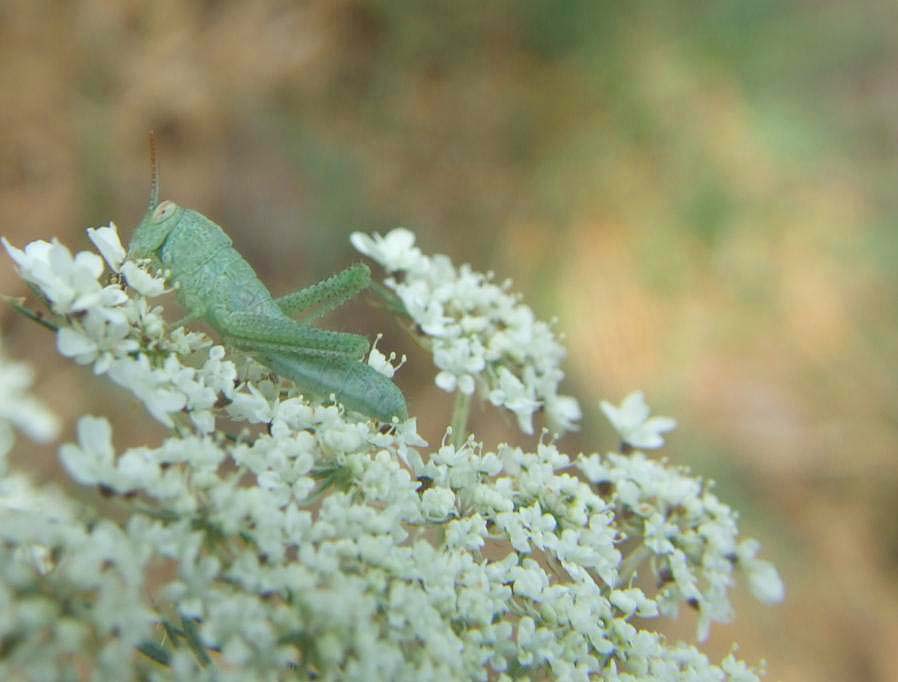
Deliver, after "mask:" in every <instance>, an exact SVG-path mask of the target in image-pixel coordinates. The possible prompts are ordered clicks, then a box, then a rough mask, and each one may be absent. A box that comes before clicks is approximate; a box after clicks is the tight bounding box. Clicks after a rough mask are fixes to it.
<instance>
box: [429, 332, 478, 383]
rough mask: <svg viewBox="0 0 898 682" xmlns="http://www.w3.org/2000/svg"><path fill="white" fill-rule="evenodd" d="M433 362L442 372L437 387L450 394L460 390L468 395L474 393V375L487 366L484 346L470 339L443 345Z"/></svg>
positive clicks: (455, 340) (457, 340)
mask: <svg viewBox="0 0 898 682" xmlns="http://www.w3.org/2000/svg"><path fill="white" fill-rule="evenodd" d="M433 361H434V364H436V366H437V367H439V368H440V369H441V370H442V371H441V372H440V373H439V374H437V378H436V384H437V386H439V387H440V388H442V389H443V390H444V391H450V392H451V391H454V390H455V389H456V388H458V390H460V391H461V392H462V393H464V394H466V395H471V394H472V393H473V392H474V375H476V374H479V373H480V372H481V371H482V370H483V368H484V367H485V366H486V360H484V357H483V346H481V345H480V342H479V341H478V340H477V339H473V340H472V339H468V338H461V339H454V340H453V341H452V342H451V343H448V344H445V345H442V344H441V345H440V346H439V347H438V348H436V349H435V351H434V356H433Z"/></svg>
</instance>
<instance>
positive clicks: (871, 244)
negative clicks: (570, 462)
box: [0, 0, 898, 682]
mask: <svg viewBox="0 0 898 682" xmlns="http://www.w3.org/2000/svg"><path fill="white" fill-rule="evenodd" d="M0 93H2V94H0V225H2V229H0V232H2V233H3V234H4V235H6V236H7V238H9V239H10V241H12V242H13V243H14V244H18V245H21V244H23V243H25V242H27V241H30V240H32V239H37V238H49V237H51V236H58V237H59V238H61V239H62V240H63V241H65V242H66V243H67V244H69V245H70V246H73V247H74V248H86V247H87V245H88V242H87V239H86V237H85V236H84V232H83V230H84V228H85V227H87V226H96V225H100V224H105V223H107V222H108V221H109V220H110V219H111V220H114V221H116V222H117V223H118V224H119V226H120V228H121V230H122V232H123V233H124V234H125V235H127V234H129V232H130V230H131V229H132V227H133V225H134V224H136V222H137V220H138V219H139V217H140V215H141V213H142V210H143V207H144V204H145V202H146V198H147V193H148V185H149V169H148V163H149V162H148V158H147V151H146V148H147V145H146V135H147V131H148V130H150V129H154V130H155V131H156V134H157V136H158V139H159V154H160V158H161V163H162V178H163V185H162V186H163V196H164V197H169V198H172V199H175V200H177V201H179V202H180V203H182V204H184V205H187V206H190V207H192V208H195V209H197V210H200V211H202V212H203V213H205V214H206V215H208V216H210V217H212V218H214V219H215V220H216V221H217V222H219V223H220V224H222V225H223V226H225V227H226V228H227V229H228V230H229V232H230V233H231V234H232V236H233V237H234V239H235V242H236V246H237V247H238V248H239V249H240V250H241V251H242V252H243V253H244V254H245V255H246V256H247V258H248V259H249V260H250V261H251V262H252V263H253V264H254V265H255V266H256V268H257V269H258V271H259V272H260V274H261V276H262V277H263V278H264V279H265V280H266V281H267V282H269V283H270V284H271V287H272V289H273V290H274V291H276V292H282V291H287V290H289V289H291V288H295V287H297V286H300V285H304V284H308V283H310V282H312V281H313V280H315V279H317V278H320V277H322V276H324V275H326V274H328V273H330V272H332V271H334V270H336V269H337V268H339V267H343V266H345V265H347V264H348V263H349V262H351V261H352V260H353V259H354V258H355V257H354V256H353V254H352V252H351V249H350V247H349V244H348V240H347V236H348V234H349V232H350V231H352V230H354V229H372V230H373V229H376V230H380V231H381V232H383V231H385V230H387V229H389V228H390V227H393V226H395V225H404V226H408V227H411V228H413V229H415V230H416V232H417V234H418V238H419V243H420V245H421V247H422V248H423V249H424V250H425V251H429V252H441V253H447V254H449V255H450V256H452V257H453V258H455V259H457V260H458V261H468V262H470V263H472V265H473V266H474V267H475V268H476V269H479V270H495V271H496V272H497V273H498V275H499V276H500V277H505V276H508V277H512V278H513V279H514V280H515V282H516V288H517V289H519V290H520V291H522V292H524V293H525V295H526V297H527V299H528V300H529V302H530V303H531V304H532V305H533V306H534V307H535V308H536V310H537V311H538V313H539V314H540V315H542V316H544V317H546V318H549V317H552V316H554V315H557V316H558V317H559V318H560V322H559V326H560V328H561V329H562V330H564V331H565V332H566V334H567V342H568V344H569V348H570V358H569V363H568V377H569V378H568V382H567V386H566V389H567V392H573V393H575V394H577V395H578V397H580V398H581V399H582V400H583V403H584V406H585V408H586V411H587V416H586V419H585V423H584V428H583V429H582V431H581V432H580V433H579V434H576V435H575V436H572V437H568V438H567V439H566V441H565V442H564V443H563V445H564V446H565V447H566V448H567V449H568V450H570V451H573V452H577V451H579V450H597V449H598V450H601V449H605V448H608V447H610V446H611V445H612V444H613V439H612V437H611V432H610V429H609V428H608V427H606V426H605V425H604V424H603V423H602V420H601V418H600V414H599V412H598V410H597V409H596V408H595V406H596V403H597V401H598V400H599V399H600V398H608V399H611V400H614V401H617V400H619V399H620V398H622V397H623V395H625V394H626V393H627V392H629V391H630V390H632V389H634V388H643V389H645V390H646V392H647V395H648V396H649V400H650V402H651V403H652V404H653V405H654V406H655V407H656V408H657V409H658V411H659V412H661V413H664V414H669V415H672V416H676V417H677V418H678V419H679V421H680V423H681V428H680V430H679V431H678V432H677V434H676V435H675V436H674V437H673V438H672V439H671V447H670V448H669V450H668V453H667V454H668V456H669V457H670V458H672V459H674V460H675V461H678V462H682V463H686V464H689V465H690V466H691V467H693V469H695V470H696V471H698V472H700V473H702V474H703V475H706V476H708V477H711V478H714V479H716V480H717V481H718V492H719V494H720V495H721V496H722V497H723V498H724V499H725V500H726V501H728V502H730V503H732V504H733V505H735V506H737V507H738V508H739V509H740V510H741V511H742V515H743V527H744V529H745V530H746V532H748V533H750V534H752V535H754V536H756V537H758V538H759V539H760V540H761V541H762V543H763V545H764V548H765V555H766V556H767V557H768V558H770V559H772V560H774V561H775V562H776V563H777V565H778V566H779V567H780V569H781V571H782V573H783V576H784V578H785V581H786V585H787V601H786V603H785V604H783V605H782V606H780V607H776V608H765V607H761V606H759V605H757V604H755V603H754V602H753V601H752V600H751V599H750V598H749V597H748V596H747V591H746V590H744V589H740V591H739V592H738V596H737V620H736V622H735V623H733V624H731V625H728V626H723V627H720V626H718V627H717V628H715V629H713V630H712V639H711V641H710V643H709V645H708V647H707V648H708V651H709V653H710V654H711V655H712V656H713V657H717V658H719V657H720V656H721V655H723V654H725V653H726V652H727V651H728V650H729V648H730V646H731V643H732V642H734V641H738V642H740V643H741V649H740V656H741V657H743V658H745V659H747V660H749V661H756V660H758V659H760V658H766V659H767V660H768V669H769V678H768V679H771V680H783V681H784V682H798V681H805V680H806V681H808V682H811V681H814V682H824V681H829V680H831V681H837V680H870V681H882V682H888V681H891V680H896V679H898V663H896V659H895V656H894V645H895V644H898V586H896V584H898V495H896V490H898V407H896V404H898V326H896V325H898V305H896V301H898V274H896V273H898V163H896V152H898V115H896V114H898V6H896V5H894V3H888V2H876V1H875V0H862V1H861V2H857V3H839V2H832V1H815V2H812V1H810V0H807V1H798V0H791V1H787V2H772V0H759V1H758V2H744V1H740V0H727V1H723V2H711V3H703V2H697V1H685V2H680V3H668V4H664V3H653V2H648V1H636V2H632V3H617V4H611V3H608V4H607V7H606V6H605V5H604V4H600V3H596V2H591V1H590V0H570V1H569V2H565V3H554V2H550V1H549V0H533V1H528V2H525V3H519V2H514V1H513V0H497V1H496V2H493V3H482V2H469V1H467V0H461V1H459V2H435V3H412V2H398V1H390V0H372V1H364V0H355V1H351V0H331V1H323V0H322V1H320V2H308V3H301V2H275V1H267V0H250V1H246V2H238V1H236V0H235V1H227V0H218V1H215V0H205V1H204V2H177V1H174V0H157V1H156V2H153V3H143V2H137V1H122V2H104V1H101V0H84V1H82V2H59V1H53V0H0ZM0 291H3V292H6V293H17V294H19V293H20V294H24V293H25V290H24V287H23V285H22V283H21V282H20V281H19V280H18V279H17V278H16V277H15V275H14V273H13V269H12V267H11V264H10V263H9V262H7V264H6V266H4V267H2V268H0ZM360 319H361V322H360ZM331 324H332V325H333V326H334V327H335V328H342V329H348V328H350V327H353V328H358V330H359V331H364V332H366V333H368V334H370V335H373V333H374V332H376V331H378V330H383V331H385V332H386V334H387V336H386V339H385V342H384V346H385V347H387V348H397V349H400V350H403V351H405V352H407V353H409V355H410V357H411V360H410V362H409V364H408V366H407V367H406V368H405V369H404V370H403V371H402V373H401V375H400V376H401V378H400V384H401V385H402V386H403V388H404V389H405V390H406V391H407V393H408V396H409V398H410V404H411V407H412V411H413V412H415V413H417V414H418V415H419V416H420V417H421V419H420V421H422V422H425V423H426V424H427V426H425V427H424V428H423V432H424V434H425V436H426V437H427V438H428V439H429V440H430V441H431V442H436V441H438V439H439V437H440V435H441V433H442V427H443V426H444V425H445V423H446V420H447V419H448V414H449V411H450V403H451V400H450V397H448V396H447V395H445V394H443V393H441V392H440V391H439V390H438V389H436V388H435V387H434V386H432V373H431V366H430V362H429V360H428V359H427V358H426V357H425V356H423V355H422V354H421V353H420V352H417V351H416V350H415V349H414V348H413V346H412V344H411V343H410V342H409V341H408V340H407V339H405V338H403V336H402V334H401V333H400V330H398V329H397V328H395V327H392V326H390V325H389V323H388V321H387V319H386V317H384V316H382V315H380V314H379V313H378V312H377V311H372V310H371V309H370V308H367V307H365V306H363V305H361V304H353V306H352V307H351V308H350V309H349V311H348V313H344V314H342V315H335V316H334V318H333V320H332V321H331ZM3 329H4V333H5V339H6V346H7V352H8V353H9V354H11V355H14V356H16V357H20V358H26V359H29V360H30V361H31V362H33V363H34V364H35V366H36V367H37V372H38V386H37V391H36V392H37V393H38V394H39V395H40V396H42V397H43V398H45V399H46V400H47V401H48V402H50V403H51V404H52V405H53V406H54V408H55V409H56V410H57V411H58V412H59V413H60V414H62V415H65V417H66V420H67V421H66V423H67V431H66V434H65V438H69V437H71V433H72V425H73V421H74V419H75V418H76V417H77V415H78V414H81V413H85V412H93V413H105V414H109V415H111V416H112V417H113V418H114V419H115V421H116V423H117V424H118V426H117V429H118V430H117V434H120V435H117V445H119V446H124V445H127V444H128V443H126V442H122V441H123V440H124V439H126V438H127V439H133V441H134V442H137V441H138V440H139V439H141V438H145V437H147V436H148V434H145V433H139V432H138V431H137V428H138V427H134V429H132V430H131V431H130V432H129V430H128V424H129V423H131V422H132V421H133V422H138V421H140V418H139V411H138V408H137V406H136V404H132V403H131V402H129V401H128V400H127V399H123V394H122V393H121V392H120V391H118V390H117V389H115V388H114V387H112V386H109V385H106V384H105V383H104V382H102V381H100V380H98V379H96V378H95V377H93V376H92V375H91V374H90V372H89V371H88V370H85V369H83V368H76V367H72V366H71V365H67V364H65V363H62V362H61V361H60V360H59V359H57V358H56V357H55V354H54V351H53V340H52V338H51V337H50V336H49V335H48V334H47V333H46V332H44V331H43V330H41V329H39V328H37V327H36V326H34V325H29V323H28V322H27V321H25V320H22V319H20V318H17V317H16V316H15V315H14V314H13V313H12V311H10V310H5V311H3ZM476 412H477V410H475V413H476ZM490 417H491V413H490V412H487V411H484V412H483V413H478V414H475V420H474V426H475V428H476V429H478V431H479V433H480V435H481V436H482V437H483V438H484V439H485V440H486V441H487V443H488V444H495V443H496V442H498V441H499V440H501V439H507V438H513V437H515V436H514V435H513V433H512V426H513V425H512V424H511V423H507V424H503V423H499V424H498V425H496V424H495V423H492V422H491V421H490ZM140 428H146V427H145V426H141V427H140ZM41 456H42V457H43V459H40V460H37V459H34V460H31V461H29V462H27V465H28V466H29V467H30V468H31V469H32V470H33V471H37V472H39V474H38V475H40V476H43V477H50V476H55V475H56V472H57V469H56V464H55V454H54V450H53V449H52V448H51V449H47V450H46V451H42V453H41ZM877 533H878V535H877ZM670 631H671V633H672V634H673V635H674V636H677V637H683V638H690V637H692V636H693V632H694V628H693V624H692V623H690V622H688V619H687V621H684V622H683V623H678V624H676V625H672V626H671V630H670Z"/></svg>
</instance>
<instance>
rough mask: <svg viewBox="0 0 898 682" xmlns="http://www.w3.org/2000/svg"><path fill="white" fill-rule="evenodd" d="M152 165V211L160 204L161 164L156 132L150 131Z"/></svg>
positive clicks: (150, 208)
mask: <svg viewBox="0 0 898 682" xmlns="http://www.w3.org/2000/svg"><path fill="white" fill-rule="evenodd" d="M150 167H151V168H152V171H151V173H152V175H151V178H152V179H151V180H150V204H149V210H150V211H152V210H153V209H154V208H156V206H158V205H159V164H158V163H157V161H156V133H154V132H153V131H152V130H151V131H150Z"/></svg>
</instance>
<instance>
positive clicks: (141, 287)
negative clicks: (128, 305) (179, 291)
mask: <svg viewBox="0 0 898 682" xmlns="http://www.w3.org/2000/svg"><path fill="white" fill-rule="evenodd" d="M122 274H123V275H124V276H125V280H126V281H127V282H128V286H129V287H131V288H132V289H134V290H135V291H137V293H139V294H140V295H141V296H146V297H147V298H153V297H154V296H159V295H161V294H163V293H164V292H165V280H164V279H163V278H161V277H154V276H153V275H151V274H150V273H148V272H147V271H146V270H144V269H143V268H141V267H140V266H139V265H137V264H136V263H135V262H133V261H127V262H126V263H125V264H124V265H123V266H122Z"/></svg>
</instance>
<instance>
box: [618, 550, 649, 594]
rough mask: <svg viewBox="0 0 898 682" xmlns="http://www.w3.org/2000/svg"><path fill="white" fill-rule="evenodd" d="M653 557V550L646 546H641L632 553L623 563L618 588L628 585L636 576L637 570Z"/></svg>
mask: <svg viewBox="0 0 898 682" xmlns="http://www.w3.org/2000/svg"><path fill="white" fill-rule="evenodd" d="M651 555H652V550H650V549H649V548H648V547H646V546H645V545H639V547H637V548H636V549H634V550H633V551H632V552H630V554H629V555H628V556H627V557H626V558H625V559H624V560H623V563H621V568H620V575H619V576H618V579H617V584H618V586H621V585H627V584H628V583H629V582H630V580H631V579H632V578H633V576H635V575H636V570H637V569H638V568H639V565H640V564H641V563H642V562H643V561H645V560H646V559H648V558H649V557H650V556H651Z"/></svg>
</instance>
